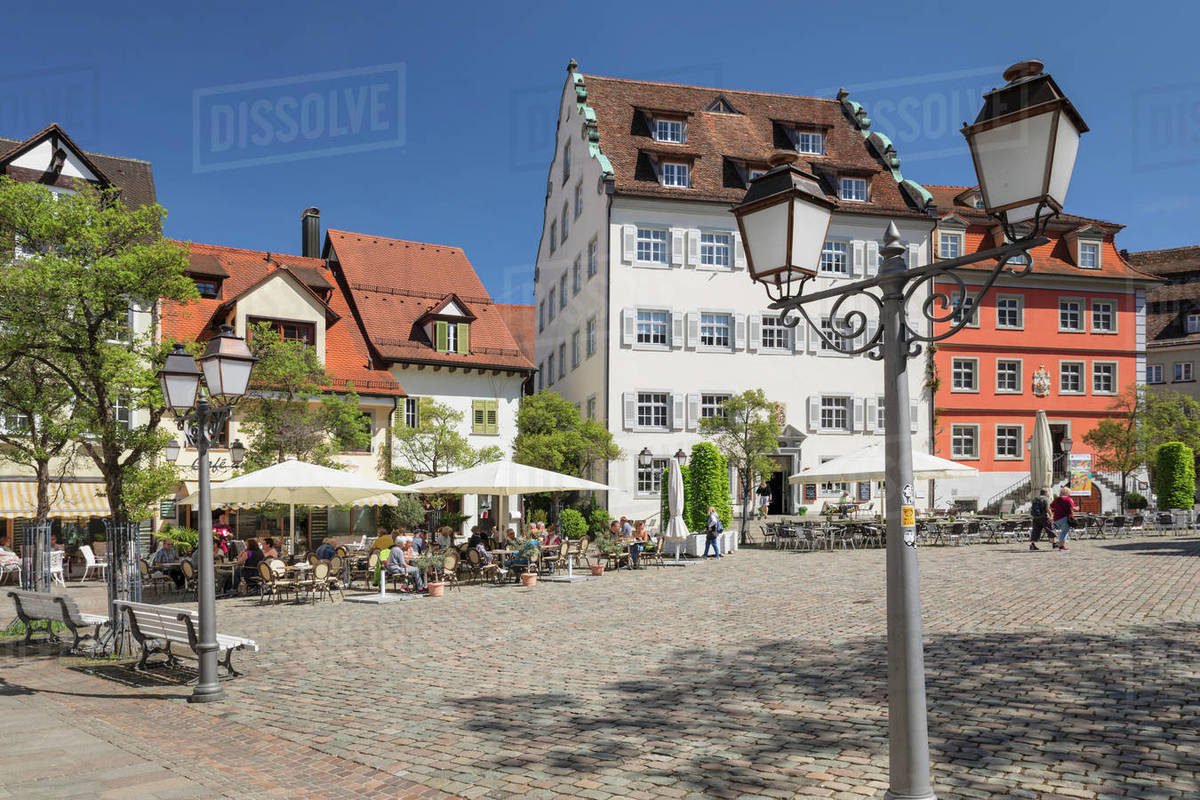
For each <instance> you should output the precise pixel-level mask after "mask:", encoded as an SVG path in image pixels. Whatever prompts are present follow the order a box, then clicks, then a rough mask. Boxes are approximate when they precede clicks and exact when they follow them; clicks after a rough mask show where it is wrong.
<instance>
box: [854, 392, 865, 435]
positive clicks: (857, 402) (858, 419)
mask: <svg viewBox="0 0 1200 800" xmlns="http://www.w3.org/2000/svg"><path fill="white" fill-rule="evenodd" d="M863 426H864V422H863V399H862V398H861V397H856V398H854V430H856V431H861V430H863Z"/></svg>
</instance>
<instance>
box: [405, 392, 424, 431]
mask: <svg viewBox="0 0 1200 800" xmlns="http://www.w3.org/2000/svg"><path fill="white" fill-rule="evenodd" d="M418 401H419V398H416V397H406V398H404V427H406V428H415V427H417V424H418V423H419V421H420V417H419V413H418V411H417V409H418V408H420V405H421V404H420V402H418Z"/></svg>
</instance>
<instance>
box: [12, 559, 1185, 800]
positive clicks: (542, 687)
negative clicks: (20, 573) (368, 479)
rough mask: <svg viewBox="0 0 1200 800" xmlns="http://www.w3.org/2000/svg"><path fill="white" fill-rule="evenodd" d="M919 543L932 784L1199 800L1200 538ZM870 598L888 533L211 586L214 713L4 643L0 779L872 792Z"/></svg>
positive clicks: (673, 794)
mask: <svg viewBox="0 0 1200 800" xmlns="http://www.w3.org/2000/svg"><path fill="white" fill-rule="evenodd" d="M920 557H921V568H922V580H923V600H924V613H925V634H926V658H927V671H928V686H929V700H930V720H929V721H930V738H931V748H932V761H933V765H934V767H933V768H934V785H935V788H936V790H937V791H938V795H939V797H941V798H992V797H997V798H998V797H1014V798H1116V797H1137V798H1192V797H1196V796H1200V780H1198V779H1197V776H1196V772H1197V763H1200V726H1198V725H1197V723H1196V719H1197V718H1198V717H1200V702H1198V701H1197V690H1196V687H1197V678H1198V677H1200V659H1198V658H1197V656H1198V655H1200V609H1198V607H1197V602H1198V600H1200V538H1197V537H1195V536H1188V537H1179V538H1172V537H1164V538H1145V539H1123V540H1115V541H1114V540H1089V541H1082V542H1077V543H1074V544H1073V546H1072V549H1071V551H1070V552H1068V553H1056V552H1050V551H1045V550H1044V551H1042V552H1039V553H1031V552H1029V551H1028V550H1027V548H1026V546H1025V545H1023V544H1022V545H1012V544H1008V545H974V546H970V547H939V548H924V549H922V551H921V555H920ZM68 591H70V592H71V593H72V594H77V595H78V596H80V597H81V599H83V598H84V597H91V595H87V594H86V593H87V592H89V591H92V590H80V589H78V588H76V586H72V587H71V588H70V589H69V590H68ZM883 595H884V553H883V551H882V550H862V551H847V552H840V551H834V552H817V553H790V552H789V553H781V552H776V551H773V550H763V551H759V550H743V551H741V552H739V553H737V554H735V555H733V556H732V557H729V558H726V559H723V560H721V561H720V562H709V563H703V564H699V565H696V566H693V567H691V568H688V569H671V568H667V569H649V570H644V571H641V572H635V573H629V572H624V573H621V574H612V573H611V572H610V573H606V574H605V576H604V577H603V578H602V579H601V580H598V581H593V582H589V583H579V584H572V585H566V584H557V585H552V584H544V583H543V584H539V585H538V586H537V587H535V588H533V589H531V590H526V589H522V588H519V587H505V588H493V587H474V586H471V587H466V588H464V589H462V590H461V591H458V590H455V591H452V592H451V593H449V594H448V595H447V596H446V597H443V598H438V599H414V600H412V601H410V602H404V603H397V604H393V605H389V606H383V607H371V606H364V605H359V604H350V603H343V602H334V603H328V602H326V603H324V604H321V605H316V606H312V605H299V606H298V605H288V604H284V605H280V606H263V607H260V606H258V605H257V603H256V602H253V601H246V600H223V601H220V602H219V603H218V615H219V616H218V620H219V627H220V629H221V630H223V631H227V632H230V633H235V634H239V635H245V636H250V637H252V638H254V639H256V640H257V641H258V643H259V645H260V647H261V648H262V652H261V653H259V654H257V655H243V656H241V657H240V658H236V657H235V664H237V665H238V666H239V667H240V668H241V669H242V670H243V671H244V672H245V673H246V674H245V676H244V677H241V678H237V679H232V680H228V681H226V683H225V686H226V689H227V691H228V693H229V699H228V701H227V702H225V703H222V704H213V705H201V706H192V705H188V704H187V703H185V702H184V700H183V698H184V697H186V695H187V693H188V692H189V687H187V686H186V685H182V684H181V683H180V682H179V681H178V680H174V679H171V678H172V676H167V675H162V676H160V677H157V678H155V677H142V676H137V675H135V674H133V673H130V672H129V671H128V670H126V669H125V668H124V667H119V666H115V665H103V666H99V667H98V666H96V665H95V664H90V665H89V664H87V663H84V662H82V661H81V660H79V659H73V658H67V657H64V656H62V655H60V654H59V653H58V651H57V650H56V649H54V648H52V647H50V646H46V645H40V646H35V647H33V648H31V649H30V650H28V651H26V650H25V649H24V648H23V647H21V646H20V645H19V644H16V643H11V642H10V643H6V644H4V645H3V646H0V733H2V735H3V738H4V741H5V747H4V750H3V751H2V755H0V758H2V759H3V765H4V766H3V770H4V774H5V778H4V781H3V782H2V784H0V797H8V796H11V797H75V796H78V797H93V796H104V797H163V798H166V797H218V796H222V797H224V796H228V797H255V798H257V797H329V796H334V795H353V796H358V797H446V796H454V797H468V798H506V797H527V798H547V797H584V798H594V799H595V800H603V799H604V798H610V797H629V798H655V797H666V798H682V797H696V798H699V797H705V798H707V797H722V798H724V797H739V798H750V797H773V798H781V797H795V796H799V797H830V798H861V797H881V796H882V794H883V790H884V789H885V788H886V785H887V782H886V781H887V778H886V772H887V749H886V748H887V729H886V692H885V689H886V674H885V673H886V657H885V649H886V642H885V636H884V633H885V628H886V618H885V607H884V602H883ZM5 602H8V601H7V600H5ZM189 663H190V662H189ZM159 672H160V673H161V672H162V671H161V670H160V671H159ZM178 677H179V676H178V675H176V676H174V678H178Z"/></svg>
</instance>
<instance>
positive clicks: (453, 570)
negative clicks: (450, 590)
mask: <svg viewBox="0 0 1200 800" xmlns="http://www.w3.org/2000/svg"><path fill="white" fill-rule="evenodd" d="M439 580H441V581H442V583H445V584H447V585H448V586H452V587H457V588H458V590H459V591H462V584H460V583H459V582H458V553H456V552H454V551H453V550H451V551H449V552H447V553H446V555H445V557H443V558H442V567H441V572H440V576H439Z"/></svg>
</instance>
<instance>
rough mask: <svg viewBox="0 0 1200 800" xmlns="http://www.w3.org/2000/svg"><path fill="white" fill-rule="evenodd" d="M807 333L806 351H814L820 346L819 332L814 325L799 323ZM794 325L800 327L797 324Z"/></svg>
mask: <svg viewBox="0 0 1200 800" xmlns="http://www.w3.org/2000/svg"><path fill="white" fill-rule="evenodd" d="M801 324H802V325H804V327H805V331H806V333H808V352H810V353H815V352H817V351H818V350H819V349H820V348H821V332H820V331H818V330H817V327H816V326H815V325H809V324H808V323H807V322H805V323H801ZM796 327H800V326H799V325H797V326H796Z"/></svg>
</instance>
